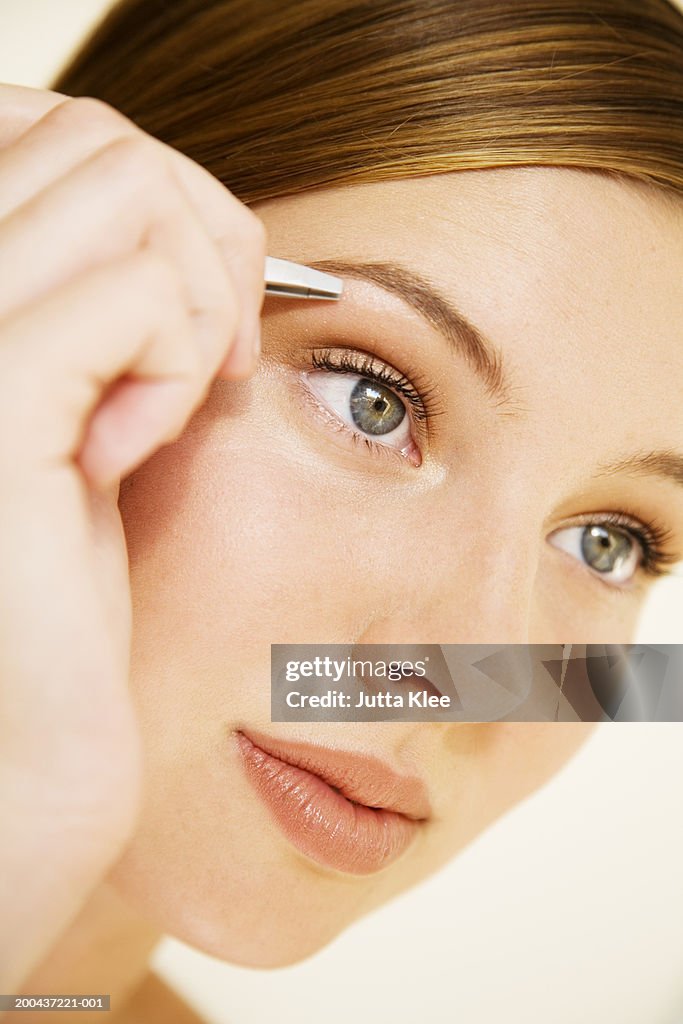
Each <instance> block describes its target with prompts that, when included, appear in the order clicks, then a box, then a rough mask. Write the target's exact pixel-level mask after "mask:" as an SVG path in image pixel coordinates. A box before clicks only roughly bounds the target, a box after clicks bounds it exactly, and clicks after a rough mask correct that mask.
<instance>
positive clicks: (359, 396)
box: [349, 377, 406, 434]
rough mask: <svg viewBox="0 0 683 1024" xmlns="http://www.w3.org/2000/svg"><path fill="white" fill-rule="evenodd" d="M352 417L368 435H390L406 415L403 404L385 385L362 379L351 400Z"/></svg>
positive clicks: (352, 393) (356, 386)
mask: <svg viewBox="0 0 683 1024" xmlns="http://www.w3.org/2000/svg"><path fill="white" fill-rule="evenodd" d="M349 406H350V409H351V416H352V418H353V422H354V423H355V424H356V426H357V427H358V428H359V429H360V430H362V431H364V433H366V434H389V433H391V431H392V430H395V429H396V427H397V426H398V425H399V423H401V421H402V420H403V417H404V416H405V414H406V407H405V405H404V404H403V402H402V401H401V400H400V399H399V398H398V397H397V396H396V395H395V394H394V393H393V391H390V390H389V388H385V387H384V385H383V384H379V383H378V382H377V381H373V380H369V379H368V378H367V377H362V378H361V379H360V380H359V381H358V383H357V384H356V385H355V387H354V389H353V391H352V392H351V397H350V399H349Z"/></svg>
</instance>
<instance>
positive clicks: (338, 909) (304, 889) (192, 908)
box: [108, 850, 370, 968]
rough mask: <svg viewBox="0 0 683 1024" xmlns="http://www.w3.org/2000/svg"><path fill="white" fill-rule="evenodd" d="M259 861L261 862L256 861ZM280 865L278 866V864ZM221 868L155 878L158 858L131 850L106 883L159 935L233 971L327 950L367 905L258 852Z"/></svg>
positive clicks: (338, 883)
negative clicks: (230, 868)
mask: <svg viewBox="0 0 683 1024" xmlns="http://www.w3.org/2000/svg"><path fill="white" fill-rule="evenodd" d="M263 861H266V862H267V863H263ZM278 861H280V863H278ZM234 867H235V870H234V872H226V870H225V863H224V862H223V863H222V864H221V865H220V866H218V865H216V866H215V870H211V868H210V867H208V866H205V868H204V869H203V870H202V872H201V873H198V872H197V871H196V869H195V870H194V872H193V873H192V874H191V873H190V872H189V871H188V872H185V873H183V872H176V871H173V872H171V873H169V874H170V877H166V878H163V877H162V876H161V874H160V864H159V861H158V860H154V859H153V860H151V861H150V859H149V858H148V857H142V858H139V857H136V855H135V852H134V850H133V851H130V852H128V853H127V854H124V857H123V858H122V859H121V860H120V861H119V862H118V863H117V864H116V865H115V866H114V867H113V869H112V870H111V871H110V873H109V876H108V881H109V883H110V884H111V885H112V886H113V887H114V888H115V890H116V891H117V893H118V895H119V896H120V898H121V899H122V900H123V901H124V902H125V903H126V904H127V905H128V906H129V907H130V908H131V909H132V910H133V911H134V912H135V913H136V914H137V915H138V916H139V917H141V918H143V919H144V920H145V921H146V922H148V923H149V924H151V925H152V926H154V927H155V928H158V929H159V931H161V932H163V933H164V934H166V935H169V936H172V937H173V938H176V939H179V940H180V941H181V942H184V943H186V944H187V945H189V946H192V947H194V948H195V949H198V950H199V951H200V952H202V953H206V954H208V955H209V956H213V957H216V958H218V959H220V960H224V961H226V962H227V963H231V964H235V965H237V966H240V967H254V968H276V967H288V966H290V965H292V964H296V963H299V962H300V961H302V960H306V959H307V958H309V957H311V956H313V955H314V954H315V953H317V952H318V951H319V950H321V949H323V948H324V947H325V946H327V945H329V943H331V942H332V941H333V940H334V939H335V938H337V936H338V935H339V934H340V933H341V932H343V931H344V930H345V929H346V928H347V927H348V926H349V925H350V924H352V923H353V922H354V921H355V920H356V919H357V918H358V917H360V916H362V915H363V914H364V913H366V912H367V911H368V910H369V909H370V908H369V906H368V904H367V900H366V899H364V898H363V896H362V893H360V892H358V891H356V889H355V887H354V886H353V885H349V881H350V880H349V879H343V878H339V877H338V876H337V877H333V876H330V875H327V874H325V873H323V872H320V873H319V872H318V871H317V870H316V868H315V867H313V868H312V870H311V869H310V868H308V866H303V865H301V864H297V863H296V858H289V857H282V855H281V854H280V853H278V852H275V854H274V855H273V852H272V851H269V852H266V851H263V850H261V851H258V852H256V853H255V855H254V860H253V863H251V864H248V865H245V864H244V863H241V864H236V865H234Z"/></svg>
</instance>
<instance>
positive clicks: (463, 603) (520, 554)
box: [358, 517, 538, 644]
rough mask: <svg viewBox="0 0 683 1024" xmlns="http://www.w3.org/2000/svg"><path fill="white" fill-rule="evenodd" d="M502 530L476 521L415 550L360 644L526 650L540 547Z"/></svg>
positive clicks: (516, 526)
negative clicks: (471, 645)
mask: <svg viewBox="0 0 683 1024" xmlns="http://www.w3.org/2000/svg"><path fill="white" fill-rule="evenodd" d="M484 518H485V517H482V520H483V519H484ZM522 518H523V517H522ZM506 522H507V525H506V526H502V525H500V526H499V527H498V528H496V527H495V526H494V525H493V524H492V523H490V522H489V523H488V524H487V523H485V522H484V521H482V523H481V525H480V527H479V528H478V529H477V530H476V531H474V532H472V533H470V534H465V535H464V536H463V534H462V533H459V534H458V535H455V533H454V535H453V536H450V537H448V539H446V538H444V542H443V543H442V544H439V545H438V546H435V547H434V548H432V549H431V550H430V551H428V552H425V551H424V550H421V551H420V553H419V555H418V556H417V559H416V561H415V562H414V563H413V564H412V565H411V566H410V569H409V570H408V571H407V572H406V573H405V576H404V580H405V585H404V586H403V587H401V588H399V589H398V592H396V593H395V595H394V598H393V600H392V603H391V606H387V605H386V604H384V605H383V606H382V607H381V608H378V609H377V614H376V615H374V616H373V618H372V620H371V621H370V622H368V623H367V625H366V627H365V629H364V632H363V635H362V636H360V637H358V642H360V643H396V644H399V643H404V644H406V643H435V644H445V643H468V644H469V643H483V644H491V643H495V644H500V643H506V644H507V643H510V644H513V643H528V642H529V638H530V634H531V615H532V609H533V607H534V601H533V597H534V587H535V579H536V572H537V562H538V542H537V539H536V537H535V536H534V531H533V530H532V529H530V528H528V524H527V528H526V529H525V528H524V526H523V525H522V523H521V521H520V520H517V522H516V523H512V522H511V519H510V518H508V519H507V521H506Z"/></svg>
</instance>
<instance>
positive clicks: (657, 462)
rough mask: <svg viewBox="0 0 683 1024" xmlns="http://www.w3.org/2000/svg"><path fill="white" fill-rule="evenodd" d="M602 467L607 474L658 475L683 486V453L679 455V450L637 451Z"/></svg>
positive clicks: (602, 470)
mask: <svg viewBox="0 0 683 1024" xmlns="http://www.w3.org/2000/svg"><path fill="white" fill-rule="evenodd" d="M600 469H601V472H602V473H604V474H606V475H611V474H613V473H638V474H642V475H645V476H658V477H662V478H663V479H665V480H673V482H674V483H676V484H679V485H680V486H681V487H683V455H679V454H678V452H672V451H662V452H637V453H636V454H635V455H629V456H627V457H626V458H624V459H619V460H618V461H617V462H610V463H608V464H607V465H604V466H601V467H600Z"/></svg>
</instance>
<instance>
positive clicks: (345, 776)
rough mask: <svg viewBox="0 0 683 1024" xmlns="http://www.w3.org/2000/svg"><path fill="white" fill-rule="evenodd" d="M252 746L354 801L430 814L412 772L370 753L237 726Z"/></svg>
mask: <svg viewBox="0 0 683 1024" xmlns="http://www.w3.org/2000/svg"><path fill="white" fill-rule="evenodd" d="M237 731H238V732H241V733H242V734H243V735H244V736H246V737H247V739H248V740H250V741H251V742H252V743H253V744H254V745H255V746H257V747H259V748H260V749H261V750H262V751H264V753H266V754H270V755H271V757H276V758H277V759H278V760H280V761H285V762H286V763H287V764H290V765H293V766H294V767H295V768H301V769H303V770H304V771H308V772H311V773H312V774H313V775H317V776H318V778H320V779H322V780H323V782H326V783H327V784H328V785H329V786H332V787H333V788H334V789H337V790H339V792H340V793H341V794H342V796H345V797H346V798H347V800H351V801H353V802H354V803H357V804H365V805H366V806H368V807H375V808H382V809H384V810H387V811H395V812H397V813H398V814H403V815H405V817H407V818H413V819H415V820H417V821H423V820H424V819H426V818H429V817H430V815H431V806H430V803H429V797H428V794H427V789H426V787H425V785H424V783H423V782H422V780H421V779H419V778H418V777H417V776H415V775H403V774H400V773H398V772H396V771H394V769H393V768H391V767H389V765H388V764H386V763H385V762H384V761H381V760H380V759H379V758H377V757H374V756H372V755H370V754H360V753H357V752H351V751H348V750H336V749H333V748H331V747H321V746H316V745H314V744H312V743H305V742H303V741H302V740H284V739H276V738H275V737H273V736H267V735H266V734H265V733H261V732H256V731H254V730H253V729H241V728H240V729H239V730H237Z"/></svg>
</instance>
